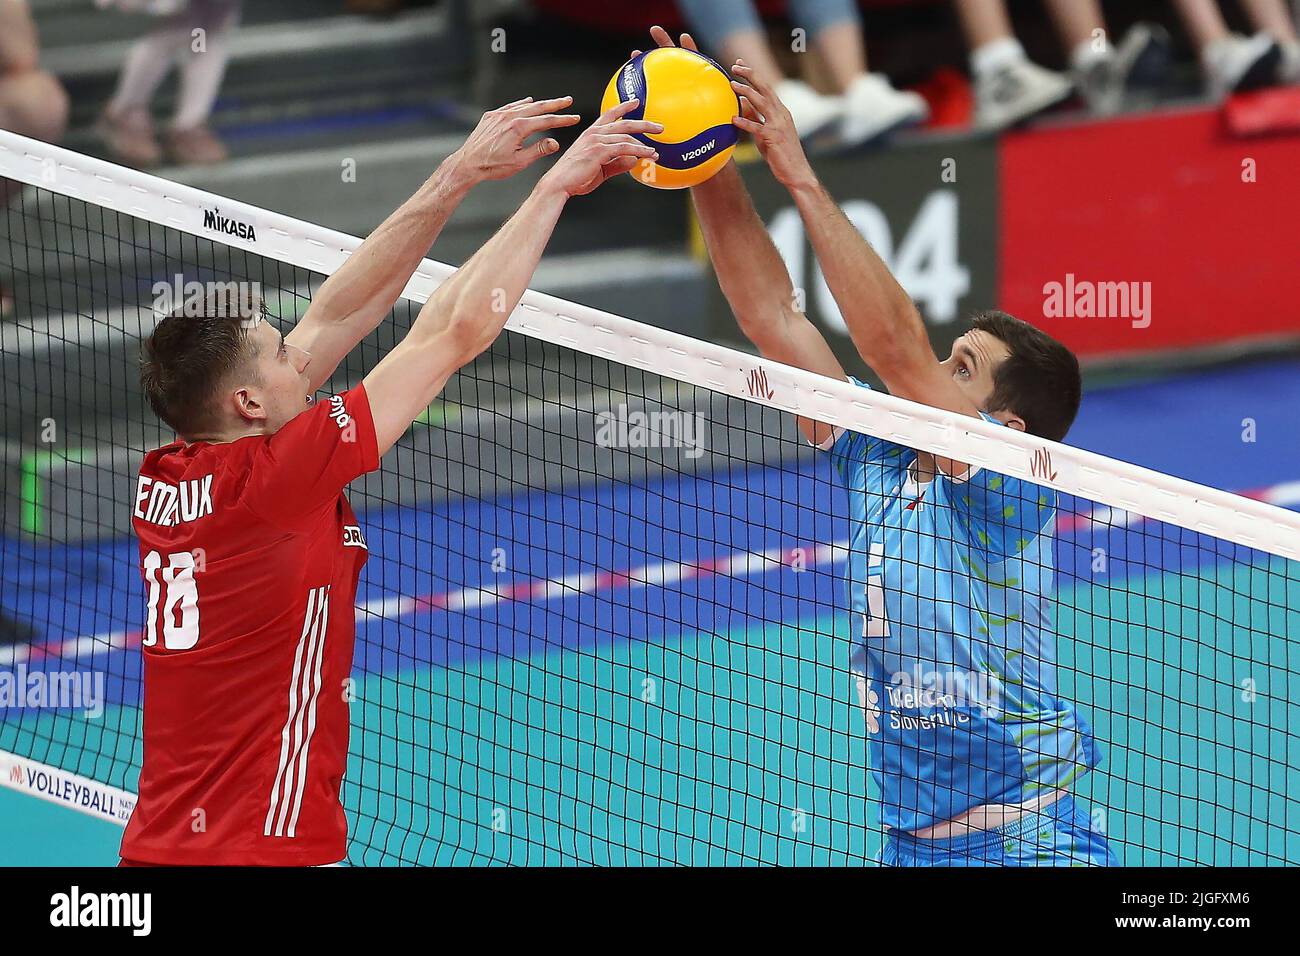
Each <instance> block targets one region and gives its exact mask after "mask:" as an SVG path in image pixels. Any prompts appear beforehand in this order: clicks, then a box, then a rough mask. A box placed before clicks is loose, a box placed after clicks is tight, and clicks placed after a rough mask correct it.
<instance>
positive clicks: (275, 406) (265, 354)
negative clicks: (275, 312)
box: [249, 322, 311, 434]
mask: <svg viewBox="0 0 1300 956" xmlns="http://www.w3.org/2000/svg"><path fill="white" fill-rule="evenodd" d="M249 335H250V336H253V337H254V338H255V340H256V342H257V346H258V353H257V357H256V359H254V364H255V366H256V369H257V372H258V376H257V377H258V380H259V382H260V384H259V385H257V386H256V387H254V388H251V389H250V391H251V392H252V393H253V394H254V396H255V397H256V400H257V402H258V404H259V405H260V407H261V408H262V410H263V412H264V415H265V425H264V428H265V431H266V433H267V434H271V433H274V432H276V431H279V430H280V428H281V427H282V426H283V425H285V424H286V423H287V422H288V421H289V420H290V419H292V418H293V417H294V416H295V415H297V414H298V413H299V412H301V411H302V410H303V409H304V408H306V407H307V406H308V405H310V404H311V396H310V394H309V390H310V382H309V381H308V379H307V375H306V369H307V360H308V358H309V356H308V354H307V353H306V352H305V351H303V350H302V349H299V348H295V347H294V346H292V345H290V344H288V343H287V342H285V340H284V336H283V335H281V334H280V330H279V329H277V328H275V327H274V326H273V325H271V323H269V322H259V323H258V324H257V326H256V327H254V328H253V329H252V331H251V332H250V333H249Z"/></svg>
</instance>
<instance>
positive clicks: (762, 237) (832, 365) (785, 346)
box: [632, 26, 844, 444]
mask: <svg viewBox="0 0 1300 956" xmlns="http://www.w3.org/2000/svg"><path fill="white" fill-rule="evenodd" d="M650 36H651V37H652V38H653V39H654V41H655V43H657V44H658V45H659V46H661V47H671V46H673V45H674V44H673V40H672V37H670V36H669V35H668V31H666V30H665V29H664V28H663V27H659V26H655V27H651V28H650ZM681 45H682V46H683V47H685V48H686V49H688V50H695V51H696V52H698V50H697V48H696V46H695V41H694V40H692V39H691V37H690V34H686V33H683V34H682V37H681ZM638 52H639V51H638ZM632 56H633V57H635V56H637V53H636V52H634V53H633V54H632ZM691 199H692V201H693V202H694V204H695V212H696V215H697V216H698V217H699V221H700V230H701V232H703V234H704V243H705V245H706V246H707V247H708V250H709V258H710V259H712V260H713V269H714V271H715V272H716V273H717V276H718V284H719V285H720V286H721V287H722V294H723V295H725V296H726V297H727V302H728V304H729V305H730V306H731V311H732V313H733V314H734V315H735V316H736V322H737V323H738V324H739V325H740V330H741V331H742V332H743V333H745V336H746V338H748V339H749V340H750V341H751V342H753V343H754V346H755V347H756V348H757V349H758V351H759V352H760V353H761V354H762V355H763V356H764V357H766V358H770V359H774V360H776V361H778V362H784V363H785V364H787V365H794V366H797V367H799V368H806V369H808V370H809V371H811V372H817V373H819V374H822V375H829V376H832V377H834V378H840V379H842V378H844V368H843V366H841V365H840V362H839V359H837V358H836V357H835V353H834V352H832V351H831V348H830V346H829V345H828V344H827V342H826V339H825V337H824V336H823V335H822V334H821V332H820V331H818V329H817V327H816V326H814V325H813V324H812V323H811V322H809V321H808V319H807V317H806V316H804V315H803V314H802V313H801V312H798V311H797V310H796V309H795V307H794V304H795V298H794V296H795V290H794V283H793V282H792V281H791V280H790V273H789V270H787V269H786V267H785V263H784V262H783V261H782V259H781V254H780V253H779V252H778V251H777V248H776V244H775V243H773V242H772V237H771V236H770V235H768V232H767V228H766V227H765V226H764V225H763V220H762V219H760V218H759V216H758V212H757V211H756V210H755V209H754V204H753V202H752V201H751V200H750V198H749V191H748V190H747V189H745V184H744V182H743V181H742V180H741V178H740V173H739V172H738V171H737V169H736V165H735V163H734V162H729V163H727V165H726V166H724V167H722V169H721V170H719V171H718V172H717V173H716V174H714V175H713V176H712V177H710V178H709V179H707V180H705V181H704V182H703V183H700V184H699V185H698V186H695V187H693V188H692V189H691ZM799 427H800V429H801V430H802V431H803V433H804V435H805V436H806V437H807V438H808V440H809V441H811V442H813V443H815V444H816V443H820V442H822V441H824V440H825V439H827V438H828V437H830V434H831V428H830V426H829V425H825V424H822V423H821V422H814V421H811V420H809V419H804V418H801V419H799Z"/></svg>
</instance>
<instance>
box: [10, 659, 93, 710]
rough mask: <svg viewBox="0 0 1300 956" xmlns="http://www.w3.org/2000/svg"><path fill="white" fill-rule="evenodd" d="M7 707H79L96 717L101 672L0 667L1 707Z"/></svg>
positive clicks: (73, 708) (18, 666)
mask: <svg viewBox="0 0 1300 956" xmlns="http://www.w3.org/2000/svg"><path fill="white" fill-rule="evenodd" d="M10 707H13V708H20V709H21V708H29V707H30V708H37V709H43V710H79V711H81V712H82V714H83V715H84V716H86V717H89V718H90V719H92V720H95V719H97V718H99V717H100V716H102V715H103V713H104V672H103V671H81V670H78V671H42V670H33V671H29V670H28V669H27V665H26V664H19V665H17V666H16V667H15V668H14V669H13V670H0V709H5V708H10Z"/></svg>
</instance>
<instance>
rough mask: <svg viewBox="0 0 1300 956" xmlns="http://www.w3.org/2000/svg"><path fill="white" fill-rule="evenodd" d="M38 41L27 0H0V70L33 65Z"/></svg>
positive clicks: (19, 68) (30, 68)
mask: <svg viewBox="0 0 1300 956" xmlns="http://www.w3.org/2000/svg"><path fill="white" fill-rule="evenodd" d="M39 59H40V44H39V43H38V42H37V39H36V24H35V23H34V22H33V21H32V16H31V12H30V11H29V10H28V8H27V0H0V73H22V72H25V71H27V70H34V69H36V64H37V61H38V60H39Z"/></svg>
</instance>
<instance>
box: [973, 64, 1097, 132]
mask: <svg viewBox="0 0 1300 956" xmlns="http://www.w3.org/2000/svg"><path fill="white" fill-rule="evenodd" d="M1072 92H1074V86H1073V84H1072V83H1070V81H1069V80H1068V79H1066V78H1065V77H1064V76H1062V75H1061V74H1060V73H1053V72H1052V71H1051V70H1045V69H1043V68H1042V67H1041V66H1038V65H1037V64H1035V63H1031V62H1029V61H1028V60H1017V61H1015V62H1014V63H1008V64H1007V65H1006V66H1003V67H1000V68H998V69H996V70H992V71H990V72H989V73H987V74H985V75H982V76H980V77H978V78H977V79H976V81H975V125H976V126H978V127H979V128H980V129H1005V128H1006V127H1008V126H1014V125H1015V124H1016V123H1019V122H1020V121H1021V120H1024V119H1028V118H1029V117H1031V116H1033V115H1034V114H1035V113H1041V112H1042V111H1043V110H1045V109H1047V108H1048V107H1049V106H1055V105H1056V104H1057V103H1060V102H1061V101H1062V100H1066V99H1069V97H1070V94H1071V93H1072Z"/></svg>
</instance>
